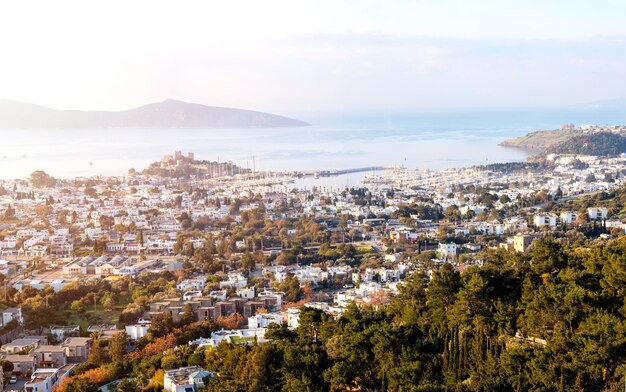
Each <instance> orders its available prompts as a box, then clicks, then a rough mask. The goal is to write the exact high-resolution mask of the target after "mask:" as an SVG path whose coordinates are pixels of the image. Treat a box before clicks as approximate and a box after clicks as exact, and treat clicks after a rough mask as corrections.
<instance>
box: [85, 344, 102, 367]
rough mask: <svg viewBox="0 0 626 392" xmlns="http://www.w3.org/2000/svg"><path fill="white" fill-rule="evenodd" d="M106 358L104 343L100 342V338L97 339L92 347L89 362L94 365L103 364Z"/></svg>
mask: <svg viewBox="0 0 626 392" xmlns="http://www.w3.org/2000/svg"><path fill="white" fill-rule="evenodd" d="M105 359H106V356H105V353H104V350H103V349H102V345H101V344H100V340H96V341H94V342H93V345H92V346H91V349H90V350H89V357H88V358H87V362H89V363H91V364H94V365H102V364H103V363H104V361H105Z"/></svg>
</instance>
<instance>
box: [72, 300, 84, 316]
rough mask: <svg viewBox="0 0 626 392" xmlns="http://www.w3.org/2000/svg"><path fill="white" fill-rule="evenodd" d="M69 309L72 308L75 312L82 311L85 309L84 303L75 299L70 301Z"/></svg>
mask: <svg viewBox="0 0 626 392" xmlns="http://www.w3.org/2000/svg"><path fill="white" fill-rule="evenodd" d="M70 309H72V310H73V311H75V312H79V313H83V312H84V311H85V303H84V302H83V301H81V300H78V299H77V300H75V301H72V304H71V305H70Z"/></svg>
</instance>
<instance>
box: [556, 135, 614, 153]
mask: <svg viewBox="0 0 626 392" xmlns="http://www.w3.org/2000/svg"><path fill="white" fill-rule="evenodd" d="M546 152H547V153H556V154H578V155H598V156H612V155H619V154H621V153H623V152H626V137H624V136H622V135H618V134H615V133H611V132H601V133H593V134H589V135H581V136H574V137H571V138H569V139H567V140H565V141H563V142H561V143H558V144H556V145H553V146H551V147H550V148H548V149H547V150H546Z"/></svg>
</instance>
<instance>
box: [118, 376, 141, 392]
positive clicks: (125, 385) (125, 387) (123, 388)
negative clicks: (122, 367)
mask: <svg viewBox="0 0 626 392" xmlns="http://www.w3.org/2000/svg"><path fill="white" fill-rule="evenodd" d="M116 390H117V392H137V391H140V390H141V389H140V388H139V386H138V385H137V383H136V382H135V381H134V380H131V379H128V378H125V379H123V380H122V381H120V383H119V384H117V389H116Z"/></svg>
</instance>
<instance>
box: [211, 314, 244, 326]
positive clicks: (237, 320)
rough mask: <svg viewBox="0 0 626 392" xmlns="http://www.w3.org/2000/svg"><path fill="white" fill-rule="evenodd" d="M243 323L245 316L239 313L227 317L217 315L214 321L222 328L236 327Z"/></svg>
mask: <svg viewBox="0 0 626 392" xmlns="http://www.w3.org/2000/svg"><path fill="white" fill-rule="evenodd" d="M244 323H245V318H244V317H243V316H242V315H241V314H239V313H233V314H231V315H230V316H227V317H218V318H217V320H216V321H215V324H217V326H218V327H220V328H224V329H238V328H241V327H242V326H243V325H244Z"/></svg>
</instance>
